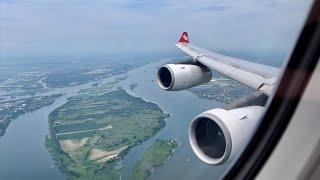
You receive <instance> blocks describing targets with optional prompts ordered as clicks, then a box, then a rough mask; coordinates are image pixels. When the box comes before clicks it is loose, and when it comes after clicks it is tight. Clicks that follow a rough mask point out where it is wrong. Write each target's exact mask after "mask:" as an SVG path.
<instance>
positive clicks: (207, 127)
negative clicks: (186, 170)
mask: <svg viewBox="0 0 320 180" xmlns="http://www.w3.org/2000/svg"><path fill="white" fill-rule="evenodd" d="M262 112H263V107H261V106H249V107H244V108H238V109H232V110H225V109H219V108H218V109H212V110H209V111H206V112H203V113H201V114H199V115H198V116H196V117H195V118H194V119H193V120H192V122H191V124H190V127H189V141H190V144H191V147H192V149H193V151H194V152H195V154H196V155H197V156H198V157H199V158H200V159H201V160H202V161H204V162H205V163H207V164H210V165H221V164H224V163H226V162H227V161H229V160H231V159H233V158H234V157H235V155H238V154H239V153H240V152H242V150H243V149H244V148H245V146H246V144H247V143H248V142H249V140H250V138H251V136H252V134H253V133H254V131H255V129H256V127H257V125H258V124H259V120H260V116H261V114H262ZM237 153H238V154H237Z"/></svg>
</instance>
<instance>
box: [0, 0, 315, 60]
mask: <svg viewBox="0 0 320 180" xmlns="http://www.w3.org/2000/svg"><path fill="white" fill-rule="evenodd" d="M310 3H311V0H303V1H301V0H279V1H275V0H268V1H261V0H233V1H231V0H163V1H161V0H95V1H88V0H25V1H21V0H1V1H0V8H1V9H0V26H1V29H2V30H1V41H0V48H1V49H2V50H4V52H5V53H6V55H8V56H14V55H20V56H29V55H42V56H45V55H78V56H81V55H88V54H122V53H123V54H131V53H132V54H148V53H149V54H150V53H161V52H176V51H177V50H176V49H175V47H174V43H175V42H176V41H177V39H178V37H179V35H180V33H181V32H182V31H188V32H189V33H190V36H191V37H190V38H191V41H192V42H193V43H194V44H196V45H199V46H202V47H204V48H208V49H211V50H216V51H225V52H245V53H253V54H279V53H289V52H290V50H291V48H292V46H293V44H294V42H295V40H296V37H297V35H298V34H299V30H300V28H301V26H302V24H303V20H304V18H305V16H306V12H307V10H308V8H309V6H310Z"/></svg>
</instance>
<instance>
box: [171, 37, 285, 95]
mask: <svg viewBox="0 0 320 180" xmlns="http://www.w3.org/2000/svg"><path fill="white" fill-rule="evenodd" d="M176 46H177V47H178V48H179V49H180V50H182V51H183V52H184V53H186V54H188V55H189V56H191V57H192V58H193V60H194V61H195V62H199V63H201V64H202V65H204V66H206V67H208V68H209V69H211V70H214V71H217V72H219V73H221V74H223V75H225V76H228V77H230V78H231V79H234V80H236V81H238V82H240V83H242V84H245V85H247V86H249V87H251V88H254V89H256V90H260V91H263V92H264V93H265V94H267V95H270V93H271V90H272V88H273V86H274V85H275V83H276V81H277V77H278V75H279V73H280V69H279V68H275V67H271V66H267V65H262V64H258V63H253V62H249V61H245V60H242V59H238V58H233V57H230V56H225V55H222V54H218V53H215V52H211V51H209V50H206V49H202V48H200V47H197V46H194V45H191V44H190V43H189V36H188V33H187V32H183V33H182V35H181V37H180V40H179V42H178V43H177V44H176Z"/></svg>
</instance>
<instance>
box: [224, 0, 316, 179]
mask: <svg viewBox="0 0 320 180" xmlns="http://www.w3.org/2000/svg"><path fill="white" fill-rule="evenodd" d="M319 57H320V0H315V1H314V2H313V4H312V7H311V10H310V12H309V14H308V16H307V20H306V22H305V25H304V27H303V29H302V31H301V34H300V36H299V38H298V41H297V43H296V46H295V47H294V50H293V52H292V54H291V57H290V59H289V61H288V64H287V66H286V69H285V70H284V73H283V76H282V77H281V79H280V80H279V86H278V88H277V90H276V92H275V94H274V96H273V97H272V99H271V101H270V103H269V107H268V109H267V110H266V114H265V116H264V117H263V119H262V121H261V124H260V125H259V127H258V129H257V131H256V132H255V134H254V136H253V138H252V139H251V140H250V142H249V144H248V146H247V147H246V148H245V150H244V151H243V153H242V154H241V156H240V157H239V159H238V160H237V162H236V163H235V164H234V165H233V166H232V167H231V169H230V171H228V172H227V174H226V175H225V176H224V179H253V178H254V177H256V175H257V174H258V173H259V172H260V170H261V169H262V167H263V165H264V164H265V163H266V162H267V160H268V158H269V157H270V155H271V154H272V152H273V150H274V149H275V147H276V146H277V144H278V142H279V140H280V139H281V137H282V135H283V133H284V132H285V130H286V128H287V126H288V124H289V122H290V120H291V118H292V116H293V114H294V112H295V109H296V107H297V105H298V103H299V101H300V99H301V97H302V95H303V92H304V90H305V88H306V86H307V84H308V82H309V80H310V78H311V76H312V73H313V71H314V69H315V67H316V65H317V63H318V60H319Z"/></svg>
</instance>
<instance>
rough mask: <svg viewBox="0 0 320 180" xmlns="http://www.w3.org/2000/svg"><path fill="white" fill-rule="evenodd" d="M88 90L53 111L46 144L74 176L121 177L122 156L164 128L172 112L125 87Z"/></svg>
mask: <svg viewBox="0 0 320 180" xmlns="http://www.w3.org/2000/svg"><path fill="white" fill-rule="evenodd" d="M82 92H84V93H85V95H82V96H81V94H80V96H77V97H76V98H70V99H69V101H68V102H67V103H66V104H64V105H62V106H61V107H59V108H57V109H55V110H54V111H53V112H51V113H50V115H49V121H50V129H51V135H50V136H48V138H47V140H46V146H47V148H48V150H49V151H50V153H51V154H52V155H53V157H54V160H55V162H56V163H57V165H58V167H59V168H60V169H61V170H62V171H63V172H64V173H65V174H66V175H67V177H68V178H70V179H119V177H120V175H121V166H120V165H119V160H120V159H122V158H123V156H124V155H125V154H126V153H127V152H128V151H129V150H130V149H131V147H133V146H135V145H137V144H139V143H141V142H143V141H144V140H146V139H148V138H150V137H152V136H153V135H155V134H156V133H157V132H159V131H160V130H161V129H163V128H164V127H165V124H166V123H165V119H166V118H167V117H168V114H165V113H164V112H163V111H162V110H161V109H160V108H159V107H158V106H157V105H156V104H154V103H151V102H146V101H144V100H143V99H141V98H138V97H133V96H131V95H129V94H128V93H127V92H126V91H125V90H123V89H118V90H114V91H111V92H110V91H107V93H105V94H101V92H99V93H97V94H95V93H93V94H92V93H88V91H84V90H82ZM93 177H94V178H93Z"/></svg>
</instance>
